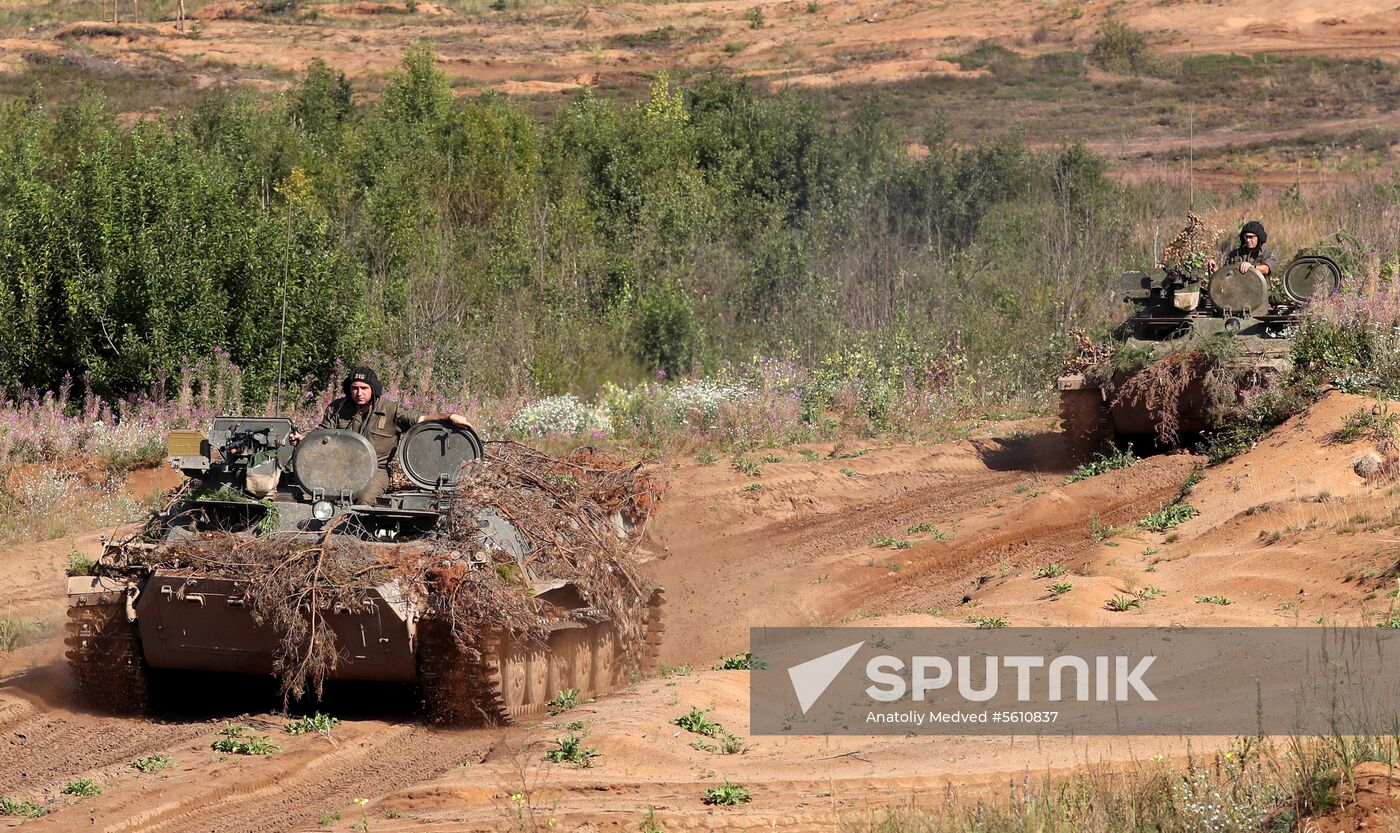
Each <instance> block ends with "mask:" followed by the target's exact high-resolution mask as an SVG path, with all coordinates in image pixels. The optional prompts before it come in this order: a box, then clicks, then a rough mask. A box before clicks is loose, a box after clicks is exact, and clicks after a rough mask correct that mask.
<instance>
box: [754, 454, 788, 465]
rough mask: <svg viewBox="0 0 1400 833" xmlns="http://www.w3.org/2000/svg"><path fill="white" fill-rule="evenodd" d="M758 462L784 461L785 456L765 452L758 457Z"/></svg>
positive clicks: (785, 459) (785, 460)
mask: <svg viewBox="0 0 1400 833" xmlns="http://www.w3.org/2000/svg"><path fill="white" fill-rule="evenodd" d="M758 461H759V462H760V463H786V462H787V458H786V457H784V456H782V455H781V454H765V455H763V456H762V457H760V458H758Z"/></svg>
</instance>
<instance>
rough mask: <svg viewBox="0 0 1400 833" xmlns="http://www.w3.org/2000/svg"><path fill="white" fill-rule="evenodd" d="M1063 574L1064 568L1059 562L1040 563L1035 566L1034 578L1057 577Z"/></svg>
mask: <svg viewBox="0 0 1400 833" xmlns="http://www.w3.org/2000/svg"><path fill="white" fill-rule="evenodd" d="M1064 574H1065V568H1064V567H1061V566H1060V565H1059V564H1054V563H1051V564H1042V565H1040V566H1039V567H1036V568H1035V577H1036V578H1059V577H1060V576H1062V575H1064Z"/></svg>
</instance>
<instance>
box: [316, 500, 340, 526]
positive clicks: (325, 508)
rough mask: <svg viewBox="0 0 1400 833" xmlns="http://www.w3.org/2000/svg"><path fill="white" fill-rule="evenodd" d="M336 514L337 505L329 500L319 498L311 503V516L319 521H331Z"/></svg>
mask: <svg viewBox="0 0 1400 833" xmlns="http://www.w3.org/2000/svg"><path fill="white" fill-rule="evenodd" d="M334 514H335V505H334V504H332V503H331V502H330V501H329V500H318V501H316V502H315V503H313V504H311V517H313V518H315V519H316V520H318V521H329V520H330V519H331V516H332V515H334Z"/></svg>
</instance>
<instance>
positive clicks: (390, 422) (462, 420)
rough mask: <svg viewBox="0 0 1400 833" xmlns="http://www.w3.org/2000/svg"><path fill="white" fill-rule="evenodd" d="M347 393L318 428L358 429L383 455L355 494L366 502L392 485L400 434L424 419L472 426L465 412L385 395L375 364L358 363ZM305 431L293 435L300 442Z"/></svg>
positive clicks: (346, 384) (345, 389)
mask: <svg viewBox="0 0 1400 833" xmlns="http://www.w3.org/2000/svg"><path fill="white" fill-rule="evenodd" d="M340 389H341V391H342V392H344V394H345V395H344V396H342V397H340V398H339V399H336V400H335V401H333V402H331V404H330V405H329V406H327V407H326V412H325V414H324V415H322V417H321V424H320V425H317V426H316V427H317V428H339V429H341V430H345V431H354V432H355V433H357V434H359V435H360V436H362V437H364V438H365V439H367V440H369V441H370V444H371V445H373V446H374V452H375V454H376V455H378V457H379V465H378V467H376V468H375V471H374V479H373V480H371V481H370V484H369V486H367V487H365V490H364V491H362V492H359V493H358V494H356V495H355V500H356V501H357V502H359V503H362V504H372V503H374V501H375V499H376V498H378V497H379V496H380V495H382V494H384V491H385V490H386V489H388V488H389V463H390V461H392V460H393V458H394V450H395V449H396V448H397V447H398V444H399V437H400V436H401V435H402V434H403V433H404V432H405V431H407V430H408V429H410V428H412V427H413V426H414V425H416V424H418V423H420V422H442V423H446V424H449V425H451V426H453V427H454V428H470V427H471V424H470V423H468V422H467V418H466V417H464V416H462V415H461V414H415V413H413V412H412V411H410V410H409V409H407V408H405V407H404V406H402V405H400V404H399V403H398V400H396V399H394V398H393V397H392V396H385V395H384V386H383V385H382V384H381V383H380V381H379V376H378V375H376V374H375V372H374V370H373V369H372V368H368V367H357V368H354V369H353V370H351V371H350V375H348V376H346V377H345V382H344V383H343V384H342V385H341V386H340ZM302 436H303V435H302V434H300V433H297V434H293V435H292V436H291V440H292V442H298V441H300V440H301V438H302Z"/></svg>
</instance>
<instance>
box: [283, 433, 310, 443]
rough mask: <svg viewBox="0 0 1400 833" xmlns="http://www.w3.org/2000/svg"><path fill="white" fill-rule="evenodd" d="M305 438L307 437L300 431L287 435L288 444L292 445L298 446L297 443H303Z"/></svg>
mask: <svg viewBox="0 0 1400 833" xmlns="http://www.w3.org/2000/svg"><path fill="white" fill-rule="evenodd" d="M305 436H306V435H305V434H303V433H301V432H300V431H293V432H292V433H290V434H288V435H287V442H289V443H291V444H292V445H296V444H297V443H299V442H301V441H302V438H303V437H305Z"/></svg>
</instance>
